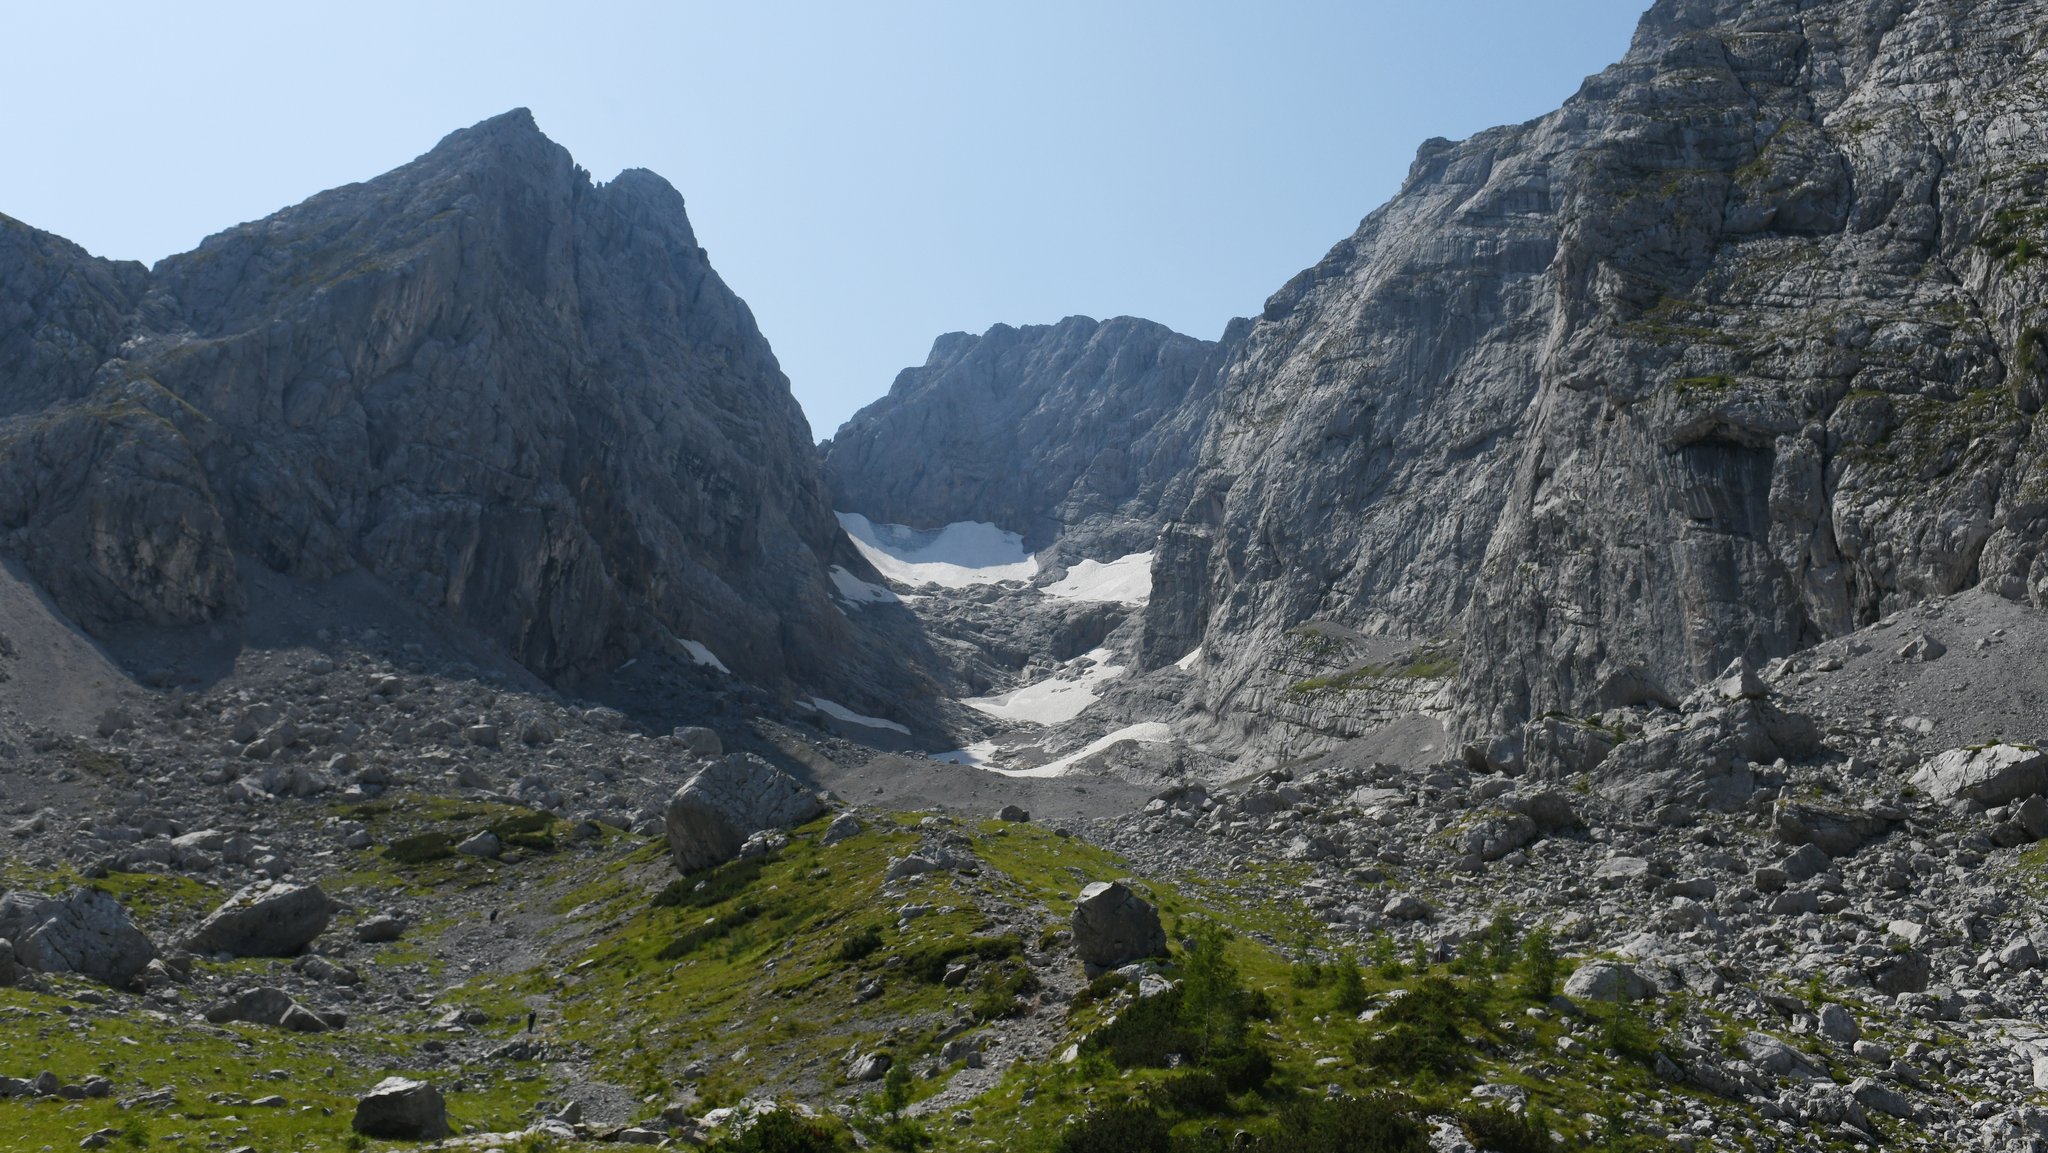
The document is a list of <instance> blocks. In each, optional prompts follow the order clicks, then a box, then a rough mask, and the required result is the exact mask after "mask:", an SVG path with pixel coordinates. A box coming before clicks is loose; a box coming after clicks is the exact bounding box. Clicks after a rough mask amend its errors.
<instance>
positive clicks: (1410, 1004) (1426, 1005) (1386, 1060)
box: [1353, 977, 1474, 1076]
mask: <svg viewBox="0 0 2048 1153" xmlns="http://www.w3.org/2000/svg"><path fill="white" fill-rule="evenodd" d="M1468 1002H1469V997H1468V995H1467V994H1465V993H1463V992H1462V991H1461V990H1459V988H1458V987H1457V986H1456V985H1454V984H1452V983H1451V982H1450V981H1449V980H1447V979H1445V978H1443V977H1425V978H1423V979H1422V981H1421V982H1419V983H1418V984H1417V985H1416V986H1415V988H1413V989H1411V990H1410V991H1409V993H1408V995H1407V996H1405V997H1402V998H1400V999H1399V1000H1396V1001H1394V1002H1393V1003H1392V1004H1391V1005H1389V1006H1387V1008H1386V1009H1385V1010H1384V1011H1383V1012H1381V1014H1380V1016H1379V1022H1380V1023H1381V1024H1383V1025H1385V1026H1387V1028H1386V1029H1385V1030H1384V1031H1382V1032H1379V1033H1375V1034H1372V1035H1371V1036H1367V1037H1361V1038H1359V1039H1358V1041H1357V1042H1356V1043H1355V1044H1354V1046H1353V1055H1354V1056H1356V1057H1357V1059H1358V1060H1359V1061H1360V1062H1362V1063H1364V1064H1368V1065H1372V1066H1375V1067H1377V1068H1380V1069H1384V1070H1387V1071H1389V1072H1393V1073H1399V1074H1406V1075H1410V1076H1412V1075H1414V1074H1417V1073H1421V1072H1424V1071H1427V1072H1430V1073H1433V1074H1436V1075H1438V1076H1449V1075H1451V1074H1454V1073H1458V1072H1461V1071H1463V1070H1464V1069H1465V1068H1467V1067H1468V1066H1469V1065H1470V1064H1471V1062H1472V1054H1471V1046H1470V1045H1469V1044H1468V1043H1467V1042H1466V1040H1465V1031H1464V1028H1463V1026H1462V1024H1461V1020H1462V1019H1463V1018H1465V1017H1467V1016H1470V1015H1471V1014H1472V1012H1473V1010H1474V1006H1472V1005H1471V1004H1469V1003H1468Z"/></svg>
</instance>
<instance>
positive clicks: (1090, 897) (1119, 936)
mask: <svg viewBox="0 0 2048 1153" xmlns="http://www.w3.org/2000/svg"><path fill="white" fill-rule="evenodd" d="M1073 927H1074V953H1075V955H1076V956H1078V957H1080V958H1081V960H1082V961H1084V962H1086V963H1088V964H1090V965H1096V966H1100V967H1102V968H1114V967H1116V966H1118V965H1123V964H1126V963H1128V962H1131V961H1137V960H1142V959H1143V958H1146V957H1150V956H1154V955H1156V954H1158V953H1162V952H1164V951H1165V950H1166V931H1165V930H1164V929H1162V928H1160V926H1159V912H1158V910H1156V909H1154V908H1153V907H1152V903H1151V902H1150V901H1147V900H1146V899H1145V898H1143V897H1140V896H1139V895H1138V894H1136V893H1134V892H1132V891H1131V889H1130V886H1128V885H1125V884H1124V883H1123V882H1122V881H1096V882H1093V883H1092V884H1090V885H1089V886H1088V887H1087V888H1084V889H1082V890H1081V896H1080V898H1079V899H1078V900H1076V901H1075V902H1074V926H1073Z"/></svg>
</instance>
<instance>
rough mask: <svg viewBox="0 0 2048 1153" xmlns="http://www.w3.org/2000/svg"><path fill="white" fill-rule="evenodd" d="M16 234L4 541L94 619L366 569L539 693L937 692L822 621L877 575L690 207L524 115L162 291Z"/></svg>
mask: <svg viewBox="0 0 2048 1153" xmlns="http://www.w3.org/2000/svg"><path fill="white" fill-rule="evenodd" d="M0 235H4V236H6V237H7V238H8V241H7V242H5V243H4V246H0V310H4V311H6V312H8V313H12V314H19V315H23V316H26V317H30V318H33V319H34V321H35V323H33V324H30V325H26V326H21V327H16V326H10V329H9V333H8V334H7V336H5V337H0V369H5V370H7V371H9V372H11V374H12V378H11V379H9V380H7V381H6V387H5V388H0V395H5V396H7V397H9V398H10V400H12V399H13V398H16V397H22V398H27V399H25V400H23V401H22V402H20V403H19V405H12V404H11V405H10V406H9V407H10V408H12V409H13V410H14V411H16V412H19V413H21V414H22V415H23V417H24V419H21V420H17V421H14V422H11V423H8V424H6V425H0V523H5V524H7V525H9V526H10V532H9V535H8V537H7V539H6V547H7V549H8V551H9V552H11V553H13V554H14V555H16V556H19V557H21V558H22V559H23V560H24V561H25V562H26V563H27V564H28V566H29V568H30V571H31V572H32V573H33V574H34V575H35V577H36V578H37V579H38V580H39V581H40V582H41V583H42V584H43V585H44V586H45V587H46V588H47V589H48V590H49V591H50V593H51V595H52V596H53V597H55V598H56V599H57V601H58V602H59V603H60V604H61V605H63V607H64V608H65V609H66V610H67V611H69V612H70V613H71V614H72V615H73V616H74V617H76V618H77V619H78V620H79V621H81V622H82V623H84V624H86V625H87V626H88V627H92V628H96V629H101V630H105V629H110V628H115V627H119V626H121V625H123V624H124V623H127V622H146V623H149V624H152V625H159V626H175V625H187V624H195V623H207V622H213V621H218V620H221V619H223V618H231V617H233V616H234V615H235V614H236V613H237V612H238V611H239V610H240V606H241V605H242V603H243V599H242V594H241V590H242V588H243V585H244V584H245V582H244V581H243V580H242V579H241V578H240V577H239V576H238V574H237V572H236V565H237V561H236V559H235V558H237V557H238V556H239V557H244V558H248V559H250V560H253V561H255V562H257V563H260V564H261V565H263V566H265V567H267V568H269V569H272V570H275V571H277V572H280V573H285V574H288V575H290V576H293V577H296V578H300V579H307V580H323V579H328V578H331V577H334V576H336V575H338V574H342V573H346V572H350V571H353V570H355V569H358V568H361V569H367V570H369V571H370V572H372V573H374V574H376V575H378V576H381V577H383V578H384V579H386V580H389V581H391V582H392V583H393V584H394V585H396V586H397V587H398V588H399V590H400V591H401V592H402V593H403V594H404V595H406V596H409V597H411V598H413V599H415V600H417V601H418V602H420V603H423V604H425V605H428V606H430V607H433V608H435V609H437V610H440V611H444V612H445V613H447V614H448V615H449V616H450V617H451V618H452V619H453V620H455V621H456V622H458V623H460V624H462V625H464V626H466V627H470V628H474V629H477V630H480V631H481V632H483V633H485V634H487V635H489V636H491V637H493V638H494V639H495V640H496V641H497V642H498V643H500V644H502V645H504V646H505V647H506V649H507V650H508V651H510V652H511V653H512V654H513V655H514V656H515V657H516V658H517V659H518V660H519V661H521V663H523V664H525V665H526V666H527V667H528V668H531V669H533V670H534V671H536V672H538V673H540V674H542V675H543V676H548V677H568V678H571V679H574V680H577V681H579V682H581V681H584V680H587V679H588V678H590V677H593V676H600V675H603V674H604V672H605V670H610V669H614V668H616V667H618V666H619V665H621V664H622V663H624V662H626V661H629V660H633V659H634V658H636V657H640V656H649V655H655V654H663V653H666V654H668V655H669V656H670V657H672V658H674V659H675V660H676V661H678V662H680V663H681V664H682V665H684V666H689V665H691V664H692V662H693V661H697V662H698V663H701V665H702V667H705V668H716V667H720V666H722V667H726V668H730V669H732V670H733V671H734V672H735V673H736V674H739V675H742V676H745V677H747V678H749V679H752V680H755V681H758V682H761V683H766V684H776V683H785V684H786V683H804V684H809V685H812V686H815V687H817V688H819V689H821V690H826V691H831V692H834V693H841V694H842V695H845V696H847V697H850V698H855V699H854V701H853V703H855V704H857V705H860V706H862V707H864V708H866V709H867V710H868V711H871V712H881V711H887V709H888V707H889V705H888V703H887V701H886V700H884V699H883V698H882V696H881V694H882V693H884V692H891V693H892V695H898V696H902V695H907V697H908V698H910V699H914V698H916V697H917V696H918V695H919V694H920V692H922V691H923V690H921V689H919V688H918V684H919V678H920V675H921V674H920V673H919V672H918V671H917V668H916V665H917V662H916V660H915V659H914V657H906V656H905V655H904V654H902V653H898V652H895V651H894V645H895V643H896V642H890V641H877V640H875V639H874V638H869V640H867V641H859V640H857V639H856V632H855V630H856V628H857V627H858V626H856V625H855V624H853V623H850V622H849V621H848V620H847V618H846V617H845V616H843V615H842V614H841V613H839V612H838V611H837V610H836V609H835V608H834V607H833V606H832V602H831V599H830V588H831V586H830V585H829V583H828V582H827V580H826V569H827V568H828V567H829V566H831V565H832V564H835V563H848V564H851V565H853V566H854V567H855V568H856V569H857V570H858V569H860V568H861V567H862V565H861V562H860V561H859V559H858V558H857V557H854V556H850V555H849V556H840V555H839V553H840V551H841V550H842V549H843V548H844V546H843V544H842V538H841V536H840V533H839V531H838V527H837V524H836V523H835V522H834V520H833V518H832V516H831V509H830V508H829V506H828V504H827V502H826V501H825V499H824V495H823V494H824V485H823V483H822V481H821V479H820V477H819V475H818V470H817V465H816V460H815V456H814V454H813V452H812V449H811V441H810V432H809V428H808V426H807V425H806V423H805V422H804V419H803V414H802V412H801V410H800V409H799V408H798V406H797V404H796V402H795V400H794V398H793V397H792V396H791V395H790V392H789V385H788V381H787V379H786V378H785V377H784V376H783V375H782V373H781V371H780V368H779V367H778V366H777V364H776V361H775V358H774V355H773V353H772V352H771V351H770V350H769V348H768V345H767V342H766V341H765V340H764V339H763V338H762V337H761V334H760V332H759V330H758V328H757V327H756V325H755V323H754V320H753V317H752V314H751V313H750V312H749V311H748V309H747V308H746V306H745V304H744V303H743V302H742V301H740V300H739V298H738V297H737V296H735V295H734V294H733V293H732V292H731V290H730V289H728V288H727V287H726V286H725V284H724V282H723V281H722V280H721V279H720V278H719V277H718V275H717V273H716V271H714V270H713V269H712V268H711V266H710V265H709V263H708V261H707V260H706V259H705V256H704V252H703V250H702V249H701V248H699V247H698V246H697V242H696V237H695V235H694V233H693V231H692V230H691V227H690V224H689V219H688V217H687V215H686V213H685V211H684V205H683V200H682V197H681V196H680V194H678V193H677V192H676V190H675V189H674V188H672V187H671V186H670V185H669V184H668V183H667V182H666V181H664V180H662V179H661V178H660V177H658V176H656V175H654V174H653V173H650V172H646V171H644V170H638V169H629V170H627V171H626V172H624V173H621V174H620V176H619V177H618V178H617V179H615V180H613V181H611V182H610V183H607V184H603V185H597V184H593V183H592V182H591V180H590V178H589V176H588V174H587V173H585V172H584V171H583V170H582V169H580V168H578V167H577V166H576V165H575V163H574V161H573V160H572V158H571V157H570V155H569V153H568V151H567V150H566V149H564V148H562V147H561V146H560V145H558V144H556V143H554V142H553V141H551V140H549V139H548V138H547V137H546V136H545V135H543V134H542V133H541V132H540V130H539V128H538V126H537V125H536V124H535V123H534V120H533V117H532V115H531V114H530V113H528V112H526V111H525V110H524V109H520V110H515V111H513V112H509V113H506V114H505V115H502V116H498V117H494V118H492V119H490V120H487V121H484V122H482V123H481V124H478V125H475V126H473V127H471V128H467V129H463V130H461V131H458V132H455V133H452V134H450V135H449V136H448V137H447V138H445V139H444V140H443V141H442V142H441V143H440V144H439V145H437V146H436V147H435V148H434V149H433V150H431V151H430V152H428V153H426V154H425V155H423V156H421V157H420V158H418V159H416V160H414V161H412V162H410V163H408V164H405V165H403V166H401V167H399V168H396V169H394V170H392V171H390V172H388V173H385V174H383V175H381V176H378V177H375V178H373V179H371V180H368V181H364V182H362V183H359V184H352V185H348V186H346V187H343V188H338V189H334V190H332V191H330V192H325V193H321V194H320V195H317V196H314V197H312V198H310V199H308V200H306V201H305V202H303V203H301V204H298V205H295V206H292V207H290V208H287V209H284V210H282V211H280V212H278V213H276V214H274V215H272V216H270V217H267V218H265V219H263V220H260V221H255V222H251V223H248V224H244V225H240V226H237V227H235V228H231V229H228V230H227V231H224V232H222V233H219V234H217V235H215V236H212V237H209V238H208V239H207V240H206V241H205V242H204V243H203V244H202V245H200V247H199V248H197V249H195V250H194V251H192V252H188V253H184V254H181V255H178V256H173V257H170V258H168V259H166V260H164V261H162V262H161V263H159V264H158V265H157V267H156V268H155V269H154V270H153V271H151V272H149V273H147V274H139V269H138V270H133V271H131V270H126V269H124V268H122V267H119V266H113V265H110V264H108V263H107V262H101V261H94V260H92V259H91V258H89V257H86V256H84V254H83V253H80V252H77V251H75V249H74V248H72V247H70V246H66V245H63V244H61V243H56V242H53V241H47V240H40V239H38V238H37V237H36V236H34V235H29V234H27V233H26V232H25V230H18V229H14V228H9V229H6V230H4V231H0ZM52 325H56V326H59V327H60V328H61V326H66V325H68V326H69V328H68V329H67V330H64V333H65V335H64V336H63V338H62V339H58V338H56V337H55V336H53V335H52V334H53V333H55V332H57V331H59V328H53V327H51V326H52ZM21 332H27V333H30V334H33V335H30V336H29V338H28V341H27V342H24V340H23V339H22V337H21V336H20V335H17V333H21ZM29 416H33V417H34V419H27V418H28V417H29ZM54 460H61V461H62V462H63V467H62V468H61V469H60V470H57V471H55V472H53V471H52V469H51V464H52V462H53V461H54ZM684 642H688V644H685V643H684ZM691 646H695V647H694V648H693V647H691ZM698 653H705V654H710V655H709V656H705V657H702V658H701V659H700V658H698V657H697V656H696V654H698ZM714 660H715V661H716V662H717V664H716V665H714V664H713V663H712V662H713V661H714ZM841 686H844V687H843V689H842V688H841Z"/></svg>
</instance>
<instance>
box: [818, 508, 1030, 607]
mask: <svg viewBox="0 0 2048 1153" xmlns="http://www.w3.org/2000/svg"><path fill="white" fill-rule="evenodd" d="M833 515H834V516H837V517H838V518H839V527H841V528H843V529H845V530H846V535H847V536H848V537H849V538H851V539H852V541H853V547H855V548H857V549H859V550H860V554H861V555H862V556H864V557H866V558H867V561H868V563H869V564H871V565H874V566H875V571H876V572H878V573H881V574H882V575H883V576H885V577H888V578H889V579H890V580H893V581H901V582H903V583H904V584H907V585H913V586H914V585H924V584H935V585H943V586H944V587H946V588H956V589H957V588H966V587H967V586H969V585H986V584H995V583H997V582H999V581H1011V580H1030V579H1031V578H1032V577H1034V576H1037V575H1038V558H1036V557H1034V556H1032V555H1031V554H1030V553H1029V552H1027V551H1025V549H1024V538H1023V537H1022V536H1020V535H1018V534H1017V533H1014V532H1004V531H1003V530H1002V529H999V528H997V527H996V526H995V525H992V524H989V523H987V522H986V521H955V522H954V523H952V524H949V525H947V526H946V527H945V528H942V529H937V530H926V529H915V528H910V527H907V526H905V525H900V524H875V523H874V522H872V521H870V520H868V518H866V517H864V516H862V515H860V514H859V513H857V512H841V513H834V514H833ZM833 581H834V583H835V584H836V583H838V578H837V577H834V578H833Z"/></svg>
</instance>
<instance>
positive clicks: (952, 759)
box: [931, 741, 996, 768]
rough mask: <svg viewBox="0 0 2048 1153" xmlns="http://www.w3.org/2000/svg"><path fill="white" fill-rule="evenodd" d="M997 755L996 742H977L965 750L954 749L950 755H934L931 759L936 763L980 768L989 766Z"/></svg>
mask: <svg viewBox="0 0 2048 1153" xmlns="http://www.w3.org/2000/svg"><path fill="white" fill-rule="evenodd" d="M995 755H996V743H995V742H994V741H976V742H974V743H973V744H971V745H969V746H967V747H966V748H964V749H954V750H953V751H952V752H949V753H933V754H931V758H932V760H935V761H944V762H946V763H947V764H949V765H972V766H974V767H977V768H979V767H981V766H984V765H987V764H988V763H989V761H990V760H991V759H992V758H994V757H995Z"/></svg>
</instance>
